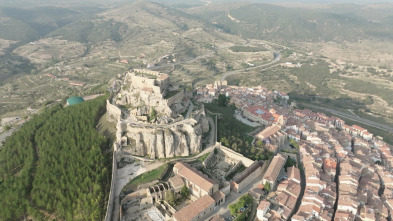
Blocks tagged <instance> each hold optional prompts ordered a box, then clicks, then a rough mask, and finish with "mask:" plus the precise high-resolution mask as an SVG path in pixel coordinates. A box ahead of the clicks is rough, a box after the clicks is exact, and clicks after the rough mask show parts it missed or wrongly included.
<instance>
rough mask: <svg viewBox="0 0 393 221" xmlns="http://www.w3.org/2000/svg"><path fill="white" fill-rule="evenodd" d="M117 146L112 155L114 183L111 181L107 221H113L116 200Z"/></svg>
mask: <svg viewBox="0 0 393 221" xmlns="http://www.w3.org/2000/svg"><path fill="white" fill-rule="evenodd" d="M116 145H117V144H114V146H113V149H114V150H115V151H113V155H112V181H111V187H110V191H109V198H108V205H107V207H106V213H105V221H111V220H112V211H113V204H114V202H113V200H114V198H115V196H114V194H115V180H116V174H117V162H116V149H117V146H116Z"/></svg>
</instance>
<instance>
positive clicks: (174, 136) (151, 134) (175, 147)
mask: <svg viewBox="0 0 393 221" xmlns="http://www.w3.org/2000/svg"><path fill="white" fill-rule="evenodd" d="M125 133H126V134H125V135H126V137H127V138H128V142H127V144H124V146H123V150H124V151H127V152H129V153H131V154H134V155H140V156H149V157H150V158H168V157H175V156H189V155H191V154H196V153H199V152H200V150H201V139H202V129H201V125H200V124H199V123H198V122H196V121H195V120H188V121H187V122H183V123H180V124H179V123H178V124H174V125H169V126H167V127H165V128H162V127H140V126H137V125H132V124H129V125H127V128H126V130H125Z"/></svg>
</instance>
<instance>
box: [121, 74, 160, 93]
mask: <svg viewBox="0 0 393 221" xmlns="http://www.w3.org/2000/svg"><path fill="white" fill-rule="evenodd" d="M128 76H129V77H128V79H127V80H128V81H129V82H130V86H131V88H133V89H149V90H150V89H151V92H152V93H155V94H161V93H162V88H161V87H160V86H157V85H156V80H155V79H149V78H147V77H145V76H137V75H135V74H133V73H129V74H128Z"/></svg>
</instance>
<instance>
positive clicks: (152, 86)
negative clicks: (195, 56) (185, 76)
mask: <svg viewBox="0 0 393 221" xmlns="http://www.w3.org/2000/svg"><path fill="white" fill-rule="evenodd" d="M115 103H116V104H117V105H124V106H126V107H127V108H128V109H129V111H130V114H131V117H133V120H134V121H155V122H159V123H168V122H170V120H171V118H177V117H178V116H179V114H181V113H183V112H184V111H185V110H186V107H187V106H188V104H189V100H188V98H187V97H185V96H184V92H183V91H182V90H176V89H174V88H172V87H171V85H170V81H169V76H168V75H167V74H161V73H159V72H155V71H150V70H145V69H134V70H133V71H131V72H127V73H126V75H125V77H124V82H123V85H122V88H121V90H120V92H119V93H118V94H117V98H116V99H115ZM152 111H154V112H156V116H155V119H149V117H151V116H150V114H151V113H152ZM141 116H144V117H145V118H143V117H141Z"/></svg>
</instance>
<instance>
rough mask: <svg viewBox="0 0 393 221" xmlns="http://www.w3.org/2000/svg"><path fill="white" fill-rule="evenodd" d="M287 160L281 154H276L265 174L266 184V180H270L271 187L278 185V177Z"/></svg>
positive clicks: (264, 181)
mask: <svg viewBox="0 0 393 221" xmlns="http://www.w3.org/2000/svg"><path fill="white" fill-rule="evenodd" d="M285 162H286V159H285V158H284V157H283V156H282V155H281V154H277V155H276V156H274V157H273V160H272V161H271V163H270V165H269V167H268V168H267V170H266V173H265V175H264V176H263V179H262V183H263V184H265V183H266V182H269V184H270V188H271V189H272V190H273V189H274V188H275V187H276V180H277V177H278V175H279V173H280V170H281V169H282V167H283V166H284V164H285Z"/></svg>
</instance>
